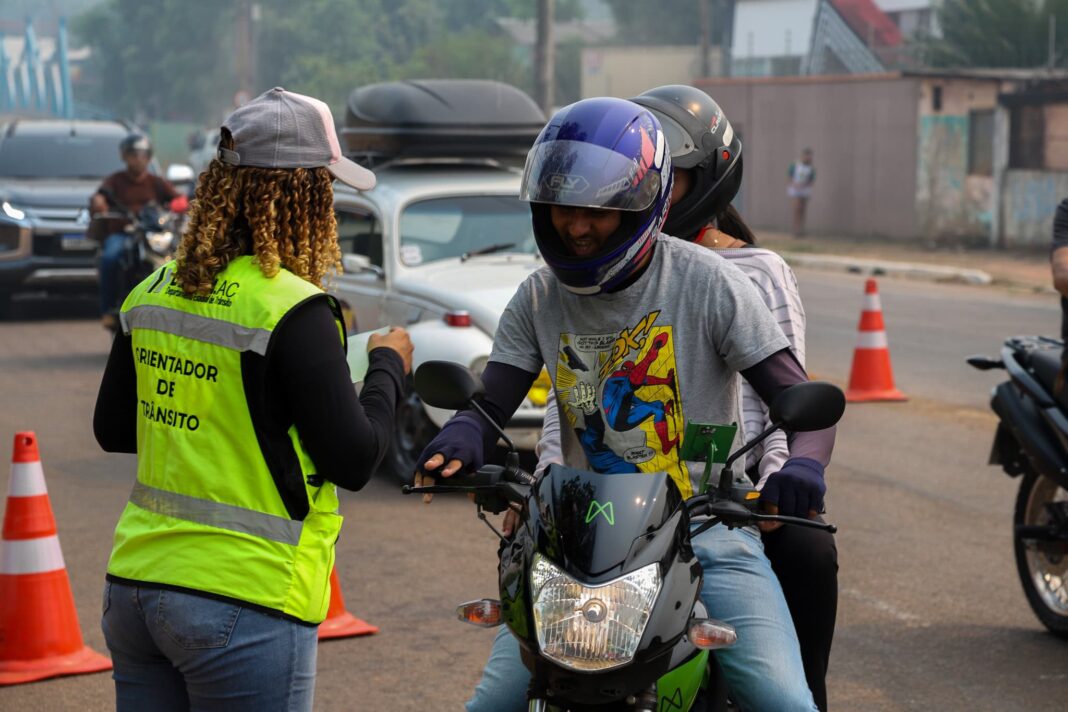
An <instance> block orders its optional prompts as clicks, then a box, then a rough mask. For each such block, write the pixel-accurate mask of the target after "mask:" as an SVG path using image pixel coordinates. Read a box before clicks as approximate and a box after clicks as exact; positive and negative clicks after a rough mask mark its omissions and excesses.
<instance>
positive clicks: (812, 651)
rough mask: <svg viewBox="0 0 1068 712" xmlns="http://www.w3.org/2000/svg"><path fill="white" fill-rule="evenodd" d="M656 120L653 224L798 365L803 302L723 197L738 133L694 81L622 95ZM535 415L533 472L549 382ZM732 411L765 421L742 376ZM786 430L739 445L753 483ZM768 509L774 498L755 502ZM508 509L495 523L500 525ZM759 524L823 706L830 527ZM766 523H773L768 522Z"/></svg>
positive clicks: (542, 449)
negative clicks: (660, 215) (661, 144)
mask: <svg viewBox="0 0 1068 712" xmlns="http://www.w3.org/2000/svg"><path fill="white" fill-rule="evenodd" d="M631 101H633V102H634V103H636V104H638V105H640V106H644V107H645V108H647V109H649V111H651V112H652V113H653V115H654V116H655V117H656V118H657V120H658V121H660V125H661V127H663V129H664V134H665V136H666V138H667V142H668V148H669V149H670V151H671V161H672V166H673V167H674V186H673V190H672V196H671V210H670V211H669V212H668V216H667V219H666V220H665V221H664V227H663V231H664V232H665V233H666V234H668V235H672V236H674V237H679V238H682V239H684V240H689V241H691V242H696V243H697V244H699V245H703V246H704V247H708V248H710V249H713V250H717V254H719V255H720V256H722V257H724V258H726V259H727V260H729V261H731V262H732V263H733V264H735V265H737V266H738V267H739V268H740V269H741V270H742V271H743V272H745V273H746V275H747V276H748V277H749V279H750V280H752V282H753V285H754V286H755V287H756V288H757V291H758V292H759V294H760V296H761V298H762V299H763V300H764V303H765V304H766V305H767V306H768V309H770V310H771V312H772V314H773V315H774V316H775V317H776V320H777V321H778V323H779V326H780V328H782V331H783V333H784V334H785V336H786V338H787V339H789V341H790V348H791V350H792V352H793V354H794V356H795V357H796V358H797V361H798V363H800V364H801V365H802V366H804V365H805V311H804V308H803V307H802V305H801V296H800V294H799V293H798V289H797V278H796V277H795V276H794V273H793V270H791V269H790V267H789V265H787V264H786V262H784V261H783V259H782V258H781V257H779V256H778V255H777V254H775V253H774V252H772V251H770V250H766V249H759V248H756V247H755V237H754V235H753V232H752V230H750V229H749V227H748V226H747V225H746V224H745V221H744V220H743V219H742V216H741V215H740V214H738V211H737V210H735V209H734V207H733V206H732V205H731V201H732V200H733V199H734V196H735V195H736V194H737V192H738V187H739V186H740V185H741V180H742V142H741V140H740V139H739V137H738V135H737V134H735V132H734V129H733V127H732V126H731V124H730V121H729V120H728V119H727V116H726V115H725V114H724V113H723V110H722V109H721V108H720V107H719V105H718V104H717V103H716V102H715V101H714V100H713V99H712V97H710V96H709V95H708V94H707V93H705V92H704V91H703V90H701V89H696V88H694V87H690V86H683V85H669V86H662V87H657V88H656V89H651V90H649V91H647V92H645V93H643V94H641V95H640V96H637V97H635V98H633V99H631ZM550 401H551V402H550V403H546V407H545V414H546V415H545V425H544V428H543V429H542V437H541V440H540V441H539V442H538V446H537V453H538V468H537V471H536V473H540V472H541V471H543V470H544V469H545V468H546V467H548V465H549V464H551V463H561V464H562V463H563V453H562V451H561V449H560V418H559V411H558V410H557V408H556V404H555V400H554V399H553V398H552V392H550ZM742 415H743V421H742V422H743V424H744V432H745V439H746V440H747V441H748V440H750V439H752V438H755V437H756V436H757V435H759V434H760V433H761V432H762V431H763V430H764V429H765V428H766V427H768V426H769V425H771V423H770V419H769V416H768V409H767V406H766V405H764V402H763V401H762V400H761V399H760V396H759V395H758V394H757V392H756V391H755V390H754V389H753V387H752V386H751V385H750V384H749V383H748V381H744V380H743V382H742ZM789 456H790V452H789V449H788V447H787V442H786V434H785V433H783V432H782V431H777V432H775V433H772V435H771V436H769V437H768V438H767V440H765V441H764V442H763V443H761V444H760V445H758V446H757V447H756V448H754V449H753V450H752V451H750V452H749V454H748V456H747V459H746V470H747V472H748V473H749V474H750V477H751V478H752V479H754V481H756V482H758V483H759V484H758V487H759V488H763V485H764V482H765V481H766V480H767V479H768V477H770V476H771V475H772V474H774V473H775V472H778V470H779V469H780V468H781V467H782V465H783V463H784V462H786V460H787V459H788V458H789ZM765 508H766V509H768V510H769V511H770V512H772V513H774V512H776V511H777V510H778V508H777V507H776V506H775V505H770V504H769V505H765ZM512 519H513V517H509V518H508V520H507V521H506V522H505V524H504V532H505V534H508V533H509V532H510V530H511V528H512V524H513V522H512V521H511V520H512ZM762 526H763V527H768V528H767V529H766V530H765V531H764V532H763V535H762V539H763V541H764V552H765V554H766V555H767V557H768V559H769V560H770V561H771V566H772V569H773V570H774V571H775V573H776V574H777V575H778V578H779V582H780V583H781V584H782V588H783V593H784V594H785V596H786V601H787V603H788V604H789V607H790V612H791V614H792V617H793V622H794V627H795V628H796V630H797V636H798V639H799V640H800V643H801V658H802V660H803V662H804V666H805V675H806V677H807V679H808V684H809V688H810V689H811V690H812V695H813V697H814V698H815V702H816V705H817V706H818V707H819V708H820V709H821V710H826V709H827V686H826V680H825V678H826V674H827V663H828V659H829V657H830V653H831V642H832V639H833V637H834V624H835V617H836V612H837V607H838V551H837V548H836V547H835V543H834V536H832V535H831V534H830V533H828V532H826V531H822V530H818V529H810V528H808V527H783V526H781V525H774V524H768V525H762ZM772 527H777V528H775V529H774V530H773V529H772Z"/></svg>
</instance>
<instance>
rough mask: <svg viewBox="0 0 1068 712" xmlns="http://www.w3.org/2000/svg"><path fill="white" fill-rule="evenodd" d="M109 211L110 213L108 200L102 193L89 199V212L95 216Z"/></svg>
mask: <svg viewBox="0 0 1068 712" xmlns="http://www.w3.org/2000/svg"><path fill="white" fill-rule="evenodd" d="M107 211H108V201H107V198H105V197H104V196H103V195H102V194H100V193H94V194H93V197H91V198H90V199H89V212H91V213H93V214H96V213H106V212H107Z"/></svg>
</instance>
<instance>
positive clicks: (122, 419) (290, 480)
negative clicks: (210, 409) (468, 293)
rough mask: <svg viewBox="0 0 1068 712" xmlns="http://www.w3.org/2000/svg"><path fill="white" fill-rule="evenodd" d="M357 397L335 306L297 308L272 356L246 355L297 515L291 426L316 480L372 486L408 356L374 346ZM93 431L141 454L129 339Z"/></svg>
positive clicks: (122, 344)
mask: <svg viewBox="0 0 1068 712" xmlns="http://www.w3.org/2000/svg"><path fill="white" fill-rule="evenodd" d="M369 361H370V367H369V369H368V371H367V375H366V377H365V379H364V382H363V388H362V390H361V392H360V396H359V398H358V399H357V397H356V393H355V390H354V388H353V385H352V382H351V380H350V378H349V369H348V365H347V363H346V360H345V352H344V349H343V347H342V345H341V340H340V339H339V338H338V331H337V322H336V321H335V318H334V315H333V312H332V310H331V309H330V306H329V302H328V301H327V300H326V299H325V298H324V299H312V300H310V301H308V302H305V303H304V304H301V305H300V306H298V307H296V308H295V309H294V310H293V311H292V312H291V313H290V314H288V315H287V316H286V317H285V319H284V320H283V322H282V323H281V324H279V325H278V327H277V328H276V329H275V332H274V335H273V336H272V340H271V344H270V346H269V348H268V350H267V354H266V355H265V356H260V355H258V354H254V353H251V352H245V353H244V354H242V357H241V372H242V379H243V381H244V388H245V396H246V398H247V400H248V405H249V412H250V414H251V416H252V422H253V425H254V427H255V429H256V434H257V437H258V438H259V445H260V450H261V452H263V455H264V457H265V458H266V460H267V464H268V467H269V468H270V470H271V473H272V475H273V476H274V478H275V481H276V484H278V486H279V491H280V492H281V493H282V496H283V499H284V500H285V501H286V506H287V508H288V509H289V512H290V514H291V515H292V516H293V517H294V518H296V519H303V516H304V515H305V514H306V513H307V497H306V495H305V494H304V482H303V477H302V475H301V472H300V467H299V464H297V463H296V458H295V453H294V452H293V448H292V445H291V443H290V441H289V437H288V434H287V433H288V430H289V428H290V427H291V426H292V425H296V426H297V431H298V432H299V433H300V437H301V441H302V443H303V445H304V448H305V449H306V450H307V452H308V454H309V455H310V456H311V459H312V461H313V462H314V463H315V466H316V470H317V472H316V474H318V475H321V476H322V477H324V478H325V479H327V480H329V481H330V482H333V483H335V484H337V485H338V486H339V487H343V488H345V489H350V490H358V489H360V488H361V487H363V486H364V485H365V484H367V481H368V480H369V479H370V477H371V474H372V473H373V472H374V471H375V469H376V468H377V466H378V464H379V463H380V462H381V460H382V457H383V456H384V455H385V453H386V450H387V448H388V447H389V446H390V444H391V441H392V432H393V428H394V412H395V408H396V403H397V401H398V399H399V398H400V396H401V393H402V392H403V388H404V366H403V362H402V361H401V358H400V355H399V354H397V352H395V351H393V350H392V349H389V348H378V349H375V350H373V351H372V352H371V353H370V356H369ZM93 430H94V433H95V434H96V439H97V442H98V443H100V446H101V447H102V448H103V449H104V450H106V451H108V452H127V453H134V452H136V451H137V375H136V372H135V370H134V359H133V353H132V350H131V339H130V337H129V336H126V335H123V334H119V335H118V336H117V337H116V338H115V342H114V343H113V344H112V349H111V354H110V356H109V357H108V363H107V367H106V368H105V370H104V377H103V380H102V381H101V383H100V393H99V395H98V396H97V402H96V412H95V413H94V416H93Z"/></svg>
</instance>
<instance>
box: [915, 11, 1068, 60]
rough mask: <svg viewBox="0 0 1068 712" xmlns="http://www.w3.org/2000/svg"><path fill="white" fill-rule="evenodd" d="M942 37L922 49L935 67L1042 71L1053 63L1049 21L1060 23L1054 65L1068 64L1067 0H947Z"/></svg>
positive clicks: (930, 40) (928, 41)
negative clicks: (1039, 68) (1050, 54)
mask: <svg viewBox="0 0 1068 712" xmlns="http://www.w3.org/2000/svg"><path fill="white" fill-rule="evenodd" d="M937 17H938V24H939V25H940V26H941V28H942V36H941V37H925V38H922V39H921V40H920V41H919V43H918V44H919V49H920V50H921V53H922V55H923V56H924V58H925V59H926V61H927V63H928V64H930V65H932V66H936V67H1037V66H1043V65H1045V64H1047V62H1048V61H1049V31H1050V30H1049V28H1050V18H1054V21H1055V23H1056V25H1055V28H1056V35H1057V37H1059V38H1061V39H1058V40H1057V41H1056V47H1057V48H1058V49H1056V50H1055V52H1054V65H1055V66H1060V67H1064V66H1066V64H1068V62H1066V59H1068V54H1066V52H1065V50H1064V48H1065V47H1068V0H945V1H944V2H943V4H942V6H941V7H940V8H939V9H938V15H937Z"/></svg>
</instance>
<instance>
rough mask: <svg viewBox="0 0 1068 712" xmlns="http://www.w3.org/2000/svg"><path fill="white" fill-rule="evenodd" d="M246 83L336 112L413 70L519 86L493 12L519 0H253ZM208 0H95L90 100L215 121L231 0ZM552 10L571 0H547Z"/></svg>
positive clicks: (526, 73)
mask: <svg viewBox="0 0 1068 712" xmlns="http://www.w3.org/2000/svg"><path fill="white" fill-rule="evenodd" d="M256 4H257V5H258V7H259V13H258V19H257V20H256V22H255V24H254V28H253V33H252V34H253V38H254V40H253V45H254V48H255V50H254V64H255V71H254V72H253V74H254V75H255V78H256V82H255V83H256V86H255V88H254V93H255V92H257V91H263V90H265V89H269V88H271V87H273V86H284V87H286V88H287V89H290V90H292V91H297V92H301V93H305V94H310V95H313V96H317V97H321V98H322V99H323V100H324V101H326V102H327V103H329V104H330V105H331V108H332V109H333V110H334V111H335V113H338V112H340V111H341V110H342V108H343V106H344V102H345V98H346V97H347V96H348V94H349V92H350V91H351V90H352V89H353V88H354V87H356V86H359V85H361V84H367V83H371V82H377V81H384V80H390V79H400V78H414V77H431V76H436V77H465V78H482V79H499V80H501V81H506V82H510V83H512V84H516V85H518V86H520V87H522V88H524V89H526V90H528V91H529V90H530V88H531V86H532V79H531V70H530V68H529V66H528V62H529V60H528V59H527V58H525V57H524V56H523V55H522V53H517V52H516V51H515V48H514V47H513V46H512V45H511V43H510V42H508V41H507V40H506V39H505V38H504V37H503V36H501V35H500V34H499V31H497V28H496V27H495V25H494V22H493V19H494V18H495V17H500V16H505V15H513V14H522V13H523V12H527V11H529V10H531V9H532V8H533V7H534V4H533V3H531V2H529V0H450V1H449V2H439V1H438V0H299V3H295V2H294V0H256ZM235 5H236V3H233V2H218V0H155V1H154V2H151V3H146V2H144V1H143V0H103V2H101V3H100V4H99V5H97V6H96V7H94V8H93V9H92V10H90V11H88V12H86V13H84V14H83V15H81V16H79V17H78V18H77V19H76V21H75V23H74V29H75V32H76V39H77V40H78V41H79V42H81V43H83V44H88V45H89V46H90V47H91V48H92V52H93V54H92V62H93V65H94V71H95V74H96V76H97V77H98V82H97V83H98V86H99V91H98V96H94V97H86V98H87V99H89V100H90V101H91V102H92V103H94V104H98V105H101V106H103V107H105V108H108V109H111V110H112V111H115V112H116V113H119V114H123V115H127V116H137V117H139V118H166V119H186V120H196V121H201V122H206V123H211V124H214V123H216V122H217V121H218V119H219V118H220V115H221V114H223V113H224V112H225V111H226V110H227V109H229V108H230V107H231V106H232V100H233V96H234V94H235V92H236V90H237V88H238V86H239V83H238V80H237V76H236V71H235V59H236V57H235V51H236V49H235V42H234V33H235V11H234V7H235ZM557 5H558V8H559V9H560V11H561V12H560V15H559V17H560V19H570V18H573V17H575V16H576V15H577V13H578V12H579V2H578V0H557Z"/></svg>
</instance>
